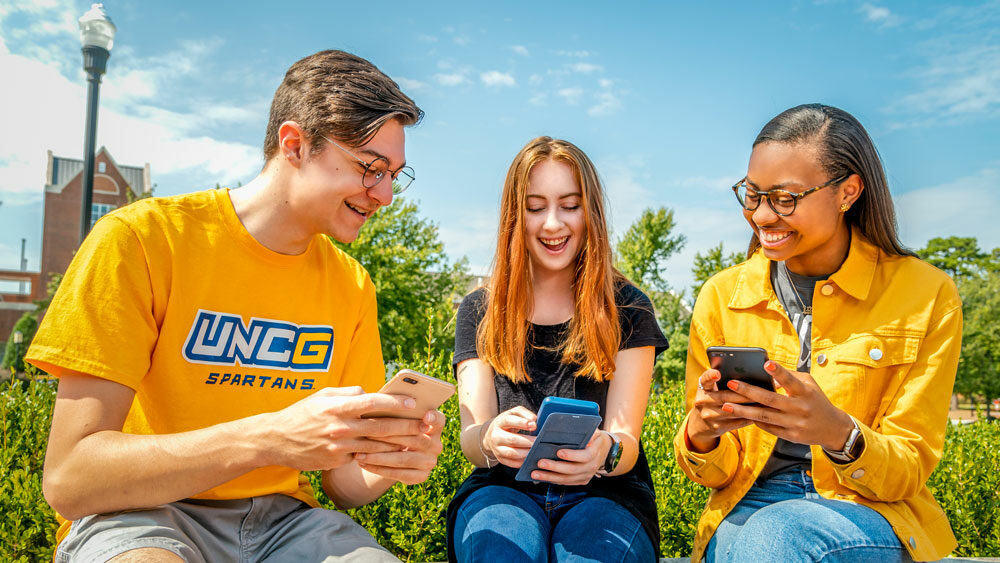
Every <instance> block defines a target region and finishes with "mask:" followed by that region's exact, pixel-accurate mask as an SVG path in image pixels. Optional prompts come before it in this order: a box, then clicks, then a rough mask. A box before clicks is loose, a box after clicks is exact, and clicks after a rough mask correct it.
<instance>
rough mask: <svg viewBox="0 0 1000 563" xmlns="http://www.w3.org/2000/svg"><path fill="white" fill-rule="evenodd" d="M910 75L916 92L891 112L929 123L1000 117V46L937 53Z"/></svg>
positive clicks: (980, 46) (890, 108) (905, 97)
mask: <svg viewBox="0 0 1000 563" xmlns="http://www.w3.org/2000/svg"><path fill="white" fill-rule="evenodd" d="M913 74H914V75H915V77H916V78H917V80H918V81H919V83H920V86H919V89H918V90H917V91H916V92H914V93H912V94H908V95H906V96H903V97H902V98H901V99H900V100H899V101H898V102H896V103H894V104H892V105H891V106H889V108H888V110H889V111H890V112H894V113H896V112H899V113H912V114H918V115H924V116H927V118H926V122H928V123H937V122H941V121H954V120H958V119H967V118H971V117H973V116H997V115H1000V45H977V46H972V47H967V48H965V49H964V50H957V51H956V50H950V51H944V52H940V53H939V54H935V55H934V56H932V57H931V58H930V60H929V61H928V64H927V66H926V67H924V68H922V69H920V70H918V71H916V72H915V73H913ZM918 123H919V120H918Z"/></svg>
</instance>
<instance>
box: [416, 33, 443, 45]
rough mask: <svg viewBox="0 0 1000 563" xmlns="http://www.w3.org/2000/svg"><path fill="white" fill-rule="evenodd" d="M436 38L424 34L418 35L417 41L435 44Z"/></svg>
mask: <svg viewBox="0 0 1000 563" xmlns="http://www.w3.org/2000/svg"><path fill="white" fill-rule="evenodd" d="M437 40H438V38H437V37H434V36H433V35H427V34H426V33H418V34H417V41H423V42H424V43H437Z"/></svg>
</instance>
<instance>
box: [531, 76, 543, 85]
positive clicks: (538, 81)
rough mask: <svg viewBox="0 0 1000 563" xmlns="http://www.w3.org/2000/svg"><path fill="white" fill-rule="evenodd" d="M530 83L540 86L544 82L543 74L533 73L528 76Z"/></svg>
mask: <svg viewBox="0 0 1000 563" xmlns="http://www.w3.org/2000/svg"><path fill="white" fill-rule="evenodd" d="M528 83H529V84H531V85H532V86H538V85H539V84H541V83H542V75H541V74H532V75H531V76H529V77H528Z"/></svg>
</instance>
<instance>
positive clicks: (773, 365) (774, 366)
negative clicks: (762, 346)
mask: <svg viewBox="0 0 1000 563" xmlns="http://www.w3.org/2000/svg"><path fill="white" fill-rule="evenodd" d="M764 369H766V370H767V371H768V372H770V373H774V370H776V369H778V364H776V363H774V362H772V361H771V360H768V361H766V362H764Z"/></svg>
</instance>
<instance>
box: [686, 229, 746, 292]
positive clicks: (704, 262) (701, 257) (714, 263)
mask: <svg viewBox="0 0 1000 563" xmlns="http://www.w3.org/2000/svg"><path fill="white" fill-rule="evenodd" d="M743 260H744V255H743V254H740V253H739V252H730V253H729V254H726V253H725V252H724V251H723V250H722V243H721V242H720V243H719V244H718V246H713V247H712V248H709V249H708V250H707V251H706V252H705V254H702V253H701V252H698V253H695V255H694V266H693V267H692V268H691V273H692V274H694V281H695V284H694V285H693V286H691V295H693V296H694V298H695V299H697V298H698V294H699V293H701V286H703V285H705V282H707V281H708V278H710V277H712V276H714V275H715V274H717V273H719V272H721V271H722V270H725V269H726V268H728V267H730V266H735V265H736V264H739V263H740V262H742V261H743Z"/></svg>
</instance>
